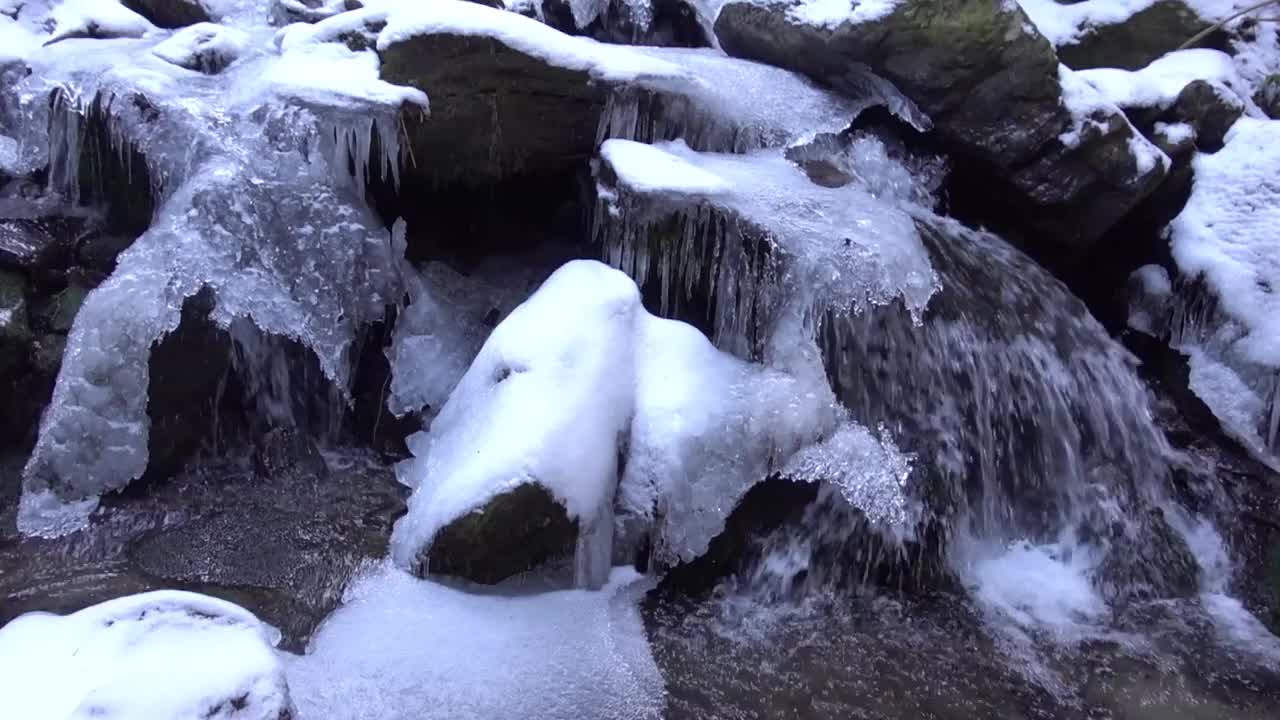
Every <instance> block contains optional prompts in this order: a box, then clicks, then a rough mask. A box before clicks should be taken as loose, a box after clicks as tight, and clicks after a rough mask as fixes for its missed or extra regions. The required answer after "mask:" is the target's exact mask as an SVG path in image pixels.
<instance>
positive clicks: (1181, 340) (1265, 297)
mask: <svg viewBox="0 0 1280 720" xmlns="http://www.w3.org/2000/svg"><path fill="white" fill-rule="evenodd" d="M1278 163H1280V121H1275V120H1257V119H1253V118H1241V119H1240V120H1239V121H1237V122H1236V124H1235V125H1234V126H1233V127H1232V128H1231V130H1230V131H1229V132H1228V133H1227V135H1226V145H1225V147H1224V148H1223V149H1222V150H1221V151H1219V152H1217V153H1214V154H1211V155H1199V156H1198V157H1197V158H1196V159H1195V161H1194V163H1193V166H1194V169H1195V183H1194V187H1193V191H1192V193H1191V198H1190V199H1189V200H1188V201H1187V205H1186V208H1185V209H1184V210H1183V211H1182V213H1181V214H1180V215H1178V217H1177V218H1175V219H1174V221H1173V222H1172V223H1171V224H1170V226H1169V237H1170V241H1171V245H1172V252H1173V259H1174V261H1175V263H1176V264H1177V268H1178V272H1179V274H1180V275H1181V276H1182V277H1183V278H1184V279H1185V281H1186V282H1185V283H1184V284H1185V285H1186V286H1187V287H1186V288H1185V294H1188V295H1192V296H1193V295H1194V292H1195V286H1196V283H1195V282H1192V281H1195V280H1197V279H1198V280H1199V281H1200V282H1202V283H1203V284H1204V289H1205V290H1206V291H1207V292H1208V293H1209V295H1210V298H1211V300H1210V302H1209V304H1208V308H1209V309H1208V310H1206V309H1205V308H1204V306H1203V302H1202V301H1196V300H1195V298H1194V297H1183V298H1180V299H1179V302H1180V303H1181V304H1182V305H1183V309H1182V310H1181V313H1182V317H1181V319H1180V320H1178V319H1175V320H1174V321H1173V322H1171V323H1170V330H1169V332H1170V339H1171V341H1172V343H1173V344H1174V346H1175V347H1178V348H1180V349H1182V350H1184V351H1185V352H1188V353H1189V354H1190V355H1191V358H1192V375H1191V387H1192V390H1193V391H1195V392H1196V393H1197V395H1200V397H1201V399H1203V400H1204V401H1205V402H1206V404H1208V405H1209V407H1210V408H1212V409H1213V410H1214V411H1215V413H1217V414H1218V416H1219V418H1220V419H1222V420H1223V421H1224V422H1225V423H1226V425H1227V426H1228V428H1229V429H1230V430H1232V431H1233V432H1234V433H1235V434H1237V435H1238V436H1240V437H1241V438H1242V439H1244V440H1245V442H1246V444H1247V445H1249V446H1251V447H1253V448H1255V449H1260V450H1261V451H1262V452H1264V453H1265V452H1267V451H1268V448H1269V449H1270V452H1272V453H1274V452H1275V451H1276V448H1277V442H1278V441H1280V396H1278V395H1277V384H1278V383H1280V244H1278V243H1280V241H1278V240H1277V238H1278V237H1280V235H1277V232H1276V228H1277V227H1280V179H1278V178H1277V174H1276V167H1277V164H1278Z"/></svg>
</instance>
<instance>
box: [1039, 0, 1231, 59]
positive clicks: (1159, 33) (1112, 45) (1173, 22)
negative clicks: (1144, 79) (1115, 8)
mask: <svg viewBox="0 0 1280 720" xmlns="http://www.w3.org/2000/svg"><path fill="white" fill-rule="evenodd" d="M1209 25H1210V23H1208V22H1207V21H1205V20H1204V19H1203V18H1201V17H1200V16H1199V15H1197V14H1196V12H1195V11H1194V10H1192V9H1191V8H1189V7H1187V4H1186V3H1185V2H1183V1H1182V0H1157V2H1155V3H1153V4H1152V5H1151V6H1149V7H1147V8H1144V9H1142V10H1139V11H1138V12H1136V13H1134V14H1133V15H1131V16H1130V17H1129V18H1127V19H1126V20H1124V21H1123V22H1118V23H1113V24H1110V25H1098V26H1094V27H1091V28H1090V29H1089V30H1088V31H1087V32H1085V33H1083V34H1082V36H1081V37H1080V39H1079V40H1078V41H1077V42H1075V43H1073V44H1071V45H1062V46H1059V47H1058V57H1059V58H1060V59H1061V60H1062V62H1064V63H1066V65H1067V67H1069V68H1071V69H1073V70H1086V69H1089V68H1100V67H1114V68H1123V69H1125V70H1138V69H1141V68H1144V67H1146V66H1147V65H1149V64H1151V62H1152V61H1153V60H1155V59H1156V58H1159V57H1160V56H1162V55H1164V54H1165V53H1168V52H1171V51H1173V50H1175V49H1177V48H1178V47H1179V46H1180V45H1182V43H1184V42H1186V41H1187V40H1190V39H1191V38H1192V37H1194V36H1195V35H1196V34H1197V33H1199V32H1202V31H1204V30H1205V29H1207V28H1208V27H1209ZM1224 39H1225V34H1224V36H1223V37H1222V38H1215V37H1212V36H1211V37H1210V38H1209V39H1208V42H1207V43H1201V44H1200V46H1201V47H1204V46H1206V45H1208V46H1225V42H1223V40H1224Z"/></svg>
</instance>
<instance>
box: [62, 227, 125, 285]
mask: <svg viewBox="0 0 1280 720" xmlns="http://www.w3.org/2000/svg"><path fill="white" fill-rule="evenodd" d="M134 240H135V238H133V237H131V236H129V235H118V234H108V233H92V234H90V235H88V236H86V237H84V238H83V239H82V240H81V241H80V244H79V246H78V247H77V248H76V261H77V262H78V263H79V264H80V265H82V266H84V267H86V268H88V269H90V270H95V271H97V272H100V273H103V274H105V275H110V274H111V273H112V272H114V271H115V269H116V258H118V257H120V253H122V252H124V251H125V250H128V249H129V246H130V245H132V244H133V241H134Z"/></svg>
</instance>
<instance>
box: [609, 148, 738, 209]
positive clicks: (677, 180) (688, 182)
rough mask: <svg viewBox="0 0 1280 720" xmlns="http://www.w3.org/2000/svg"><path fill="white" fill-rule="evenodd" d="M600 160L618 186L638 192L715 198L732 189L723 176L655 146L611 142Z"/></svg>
mask: <svg viewBox="0 0 1280 720" xmlns="http://www.w3.org/2000/svg"><path fill="white" fill-rule="evenodd" d="M600 157H601V158H603V159H604V161H605V163H607V164H608V165H609V167H610V168H612V169H613V171H614V172H615V173H616V174H617V178H618V182H619V183H621V184H622V185H624V186H626V187H627V188H630V189H631V190H634V191H636V192H641V193H671V194H674V195H694V196H702V197H714V196H717V195H725V194H727V193H729V192H730V191H731V189H732V186H731V185H730V184H729V182H728V181H726V180H725V179H723V178H721V177H720V176H718V175H713V174H711V173H710V172H707V171H706V170H703V169H702V168H700V167H698V166H697V165H695V164H693V163H692V162H690V161H688V160H686V159H685V158H682V157H680V156H678V155H674V154H672V153H669V152H667V151H666V150H663V149H662V148H658V147H654V146H653V145H644V144H642V143H637V142H624V141H617V140H610V141H608V142H606V143H605V144H604V146H603V147H601V148H600Z"/></svg>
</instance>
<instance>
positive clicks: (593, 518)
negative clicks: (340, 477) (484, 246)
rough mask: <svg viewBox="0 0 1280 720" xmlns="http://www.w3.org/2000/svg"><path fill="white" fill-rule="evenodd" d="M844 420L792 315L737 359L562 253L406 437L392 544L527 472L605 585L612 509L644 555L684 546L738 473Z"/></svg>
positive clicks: (411, 544) (622, 281)
mask: <svg viewBox="0 0 1280 720" xmlns="http://www.w3.org/2000/svg"><path fill="white" fill-rule="evenodd" d="M570 316H572V317H573V318H574V320H573V322H572V323H569V322H565V318H567V317H570ZM843 417H844V416H843V411H842V410H841V409H840V408H839V406H838V405H837V404H836V403H835V398H834V396H833V395H832V394H831V390H830V388H829V387H828V386H827V382H826V378H825V375H824V373H823V369H822V363H821V358H820V357H819V356H818V353H817V348H816V346H815V345H814V342H813V339H812V337H806V336H805V334H804V333H803V332H802V330H801V329H800V322H799V320H798V319H795V320H793V321H787V322H781V323H779V326H778V328H777V329H776V330H775V336H774V337H773V338H771V340H770V342H769V348H768V351H767V353H766V357H765V362H764V364H752V363H747V362H744V361H742V360H739V359H737V358H735V357H733V356H731V355H729V354H727V353H724V352H722V351H719V350H716V349H715V348H714V347H713V346H712V345H711V344H710V342H708V341H707V339H706V338H705V337H703V335H702V334H701V333H700V332H698V331H697V330H695V329H694V328H692V327H691V326H688V325H685V324H683V323H679V322H675V321H671V320H663V319H660V318H656V317H653V316H652V315H649V314H648V313H647V312H646V311H645V309H644V308H643V306H642V305H641V303H640V295H639V292H638V290H637V289H636V286H635V284H634V283H633V282H632V281H631V279H630V278H628V277H627V276H626V275H623V274H622V273H620V272H618V271H616V270H612V269H610V268H608V267H606V266H604V265H602V264H600V263H596V262H594V261H574V262H571V263H569V264H567V265H565V266H563V267H562V268H560V269H559V270H557V271H556V272H555V273H553V274H552V276H551V277H550V278H549V279H548V280H547V281H546V282H545V283H544V284H543V285H542V287H541V288H539V290H538V291H537V292H536V293H534V295H533V296H532V297H531V298H530V299H529V300H527V301H526V302H525V303H524V304H522V305H521V306H519V307H518V308H516V309H515V310H514V311H512V313H511V314H510V315H509V316H508V317H507V319H506V320H505V321H503V322H502V324H500V325H499V326H498V328H497V329H495V330H494V331H493V333H492V334H491V335H490V336H489V338H488V340H487V341H486V342H485V344H484V347H483V348H482V349H481V351H480V353H479V355H478V356H477V357H476V359H475V362H473V363H472V365H471V367H470V369H469V370H468V371H467V373H466V375H465V376H464V377H463V378H462V380H461V381H460V382H459V383H458V386H457V388H456V389H455V390H454V392H453V394H452V395H451V396H450V397H449V401H448V402H447V403H446V404H445V407H444V409H443V410H442V411H441V413H440V415H439V416H438V417H437V418H436V420H435V422H434V423H433V425H432V428H431V433H430V435H429V436H428V435H425V434H423V435H419V436H415V437H414V438H411V447H412V448H413V450H414V453H415V455H416V456H417V457H415V458H414V459H412V460H410V461H406V462H405V463H403V464H402V466H401V467H400V468H399V471H400V474H401V477H402V479H403V480H404V481H405V482H406V484H408V485H410V486H411V487H413V488H414V495H413V497H412V498H411V499H410V502H409V513H408V515H406V517H405V518H404V519H402V520H401V521H400V523H398V524H397V526H396V530H395V534H394V536H393V544H392V547H393V553H394V555H395V557H396V560H397V562H398V563H399V564H401V565H402V566H408V567H413V566H416V564H417V563H418V562H420V557H421V554H422V553H423V551H424V550H426V551H427V552H429V546H430V542H431V539H432V538H433V537H434V535H435V534H436V532H438V531H439V530H440V529H441V528H442V527H443V526H444V525H445V524H447V523H449V522H450V521H452V520H453V519H455V518H457V517H459V516H460V515H461V514H463V513H466V512H469V511H472V510H475V509H477V508H480V507H482V506H483V505H484V503H485V502H486V501H487V500H489V499H490V498H492V497H494V496H496V495H497V494H499V493H501V492H504V491H506V490H509V489H511V488H513V487H515V486H517V485H519V484H523V483H538V484H540V485H542V486H543V487H544V488H546V489H547V490H549V491H550V492H551V493H552V495H553V496H554V497H555V498H556V499H557V500H558V501H559V502H560V503H562V504H563V505H564V507H565V509H566V510H567V512H568V514H569V516H570V517H571V518H574V519H577V520H578V523H579V535H580V542H579V547H578V550H577V552H578V557H577V558H576V562H577V564H578V565H579V567H580V572H579V573H578V580H579V582H580V583H582V584H587V585H599V584H600V583H601V582H603V575H602V573H607V571H608V564H609V563H608V561H607V560H605V561H604V562H603V563H600V562H596V561H595V560H594V558H595V557H597V556H600V555H603V557H605V558H607V557H608V556H609V553H610V546H611V543H612V538H613V535H614V525H615V517H614V515H615V512H616V513H617V515H618V517H617V523H618V525H620V526H627V525H630V526H632V527H634V525H635V524H640V525H642V526H644V527H646V528H648V530H649V532H651V533H652V538H653V543H654V546H655V557H656V559H657V561H658V562H660V563H669V562H674V561H677V560H688V559H692V558H693V557H696V556H698V555H700V554H701V553H702V552H704V551H705V550H706V545H707V543H708V542H709V541H710V540H711V538H712V537H713V536H714V535H716V534H717V533H718V532H719V531H720V529H721V527H722V524H723V522H724V519H725V518H726V517H727V515H728V513H729V511H730V510H731V509H732V508H733V507H734V505H735V504H736V502H737V500H738V498H739V497H741V495H742V494H743V493H745V492H746V491H747V490H748V489H749V488H750V486H751V485H752V484H754V483H755V482H757V481H759V480H761V479H763V478H765V477H767V476H768V475H769V474H771V473H773V472H776V471H778V470H780V469H781V468H782V467H783V465H784V464H785V462H786V460H787V459H788V458H790V457H791V456H792V455H794V454H795V453H796V452H797V451H799V450H801V449H802V448H804V447H806V446H808V445H810V444H812V443H814V442H817V441H819V440H821V439H822V438H824V437H827V436H829V435H830V434H832V433H833V432H834V431H835V430H836V429H837V427H838V426H839V425H840V423H841V422H842V419H843ZM840 447H842V445H841V444H839V443H837V444H836V445H835V446H833V447H832V448H831V449H832V450H833V452H834V451H836V450H839V448H840ZM885 452H886V453H889V452H890V451H889V450H886V451H885ZM810 453H811V454H819V455H821V454H822V453H823V449H822V448H817V449H811V450H810ZM864 456H865V454H863V455H859V456H855V457H849V458H845V457H840V458H835V457H831V458H828V459H827V461H828V462H831V463H834V464H833V465H830V466H827V465H822V464H821V463H820V462H819V461H817V460H812V459H810V460H805V461H803V467H804V468H807V469H808V470H809V472H806V473H805V477H803V478H802V479H805V480H820V479H830V480H833V481H844V480H846V479H847V476H848V475H850V474H851V473H855V472H859V471H863V470H860V468H862V465H861V461H862V460H863V459H864ZM619 461H621V465H619ZM837 465H838V468H837ZM829 467H830V468H832V474H833V477H830V478H827V477H818V475H819V474H825V472H826V471H827V469H828V468H829ZM837 469H838V470H839V471H840V473H841V474H840V477H835V474H836V470H837ZM820 471H821V472H820ZM582 568H586V569H585V570H582Z"/></svg>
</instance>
